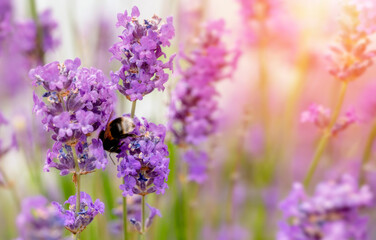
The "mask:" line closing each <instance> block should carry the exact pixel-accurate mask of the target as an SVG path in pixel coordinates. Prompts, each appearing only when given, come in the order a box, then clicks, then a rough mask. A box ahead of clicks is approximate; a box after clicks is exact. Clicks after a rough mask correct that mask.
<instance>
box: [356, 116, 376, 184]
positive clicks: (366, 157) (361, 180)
mask: <svg viewBox="0 0 376 240" xmlns="http://www.w3.org/2000/svg"><path fill="white" fill-rule="evenodd" d="M375 138H376V121H375V122H374V123H373V126H372V129H371V132H370V134H369V136H368V139H367V143H366V147H365V148H364V152H363V157H362V165H361V166H360V173H359V185H363V184H364V183H365V180H366V179H365V168H366V165H367V163H368V162H369V160H370V158H371V153H372V145H373V142H374V141H375Z"/></svg>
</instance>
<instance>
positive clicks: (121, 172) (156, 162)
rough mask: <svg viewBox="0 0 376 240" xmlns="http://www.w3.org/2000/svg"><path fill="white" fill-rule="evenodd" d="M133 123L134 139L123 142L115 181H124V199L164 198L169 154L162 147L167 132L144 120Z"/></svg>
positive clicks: (162, 127) (122, 186)
mask: <svg viewBox="0 0 376 240" xmlns="http://www.w3.org/2000/svg"><path fill="white" fill-rule="evenodd" d="M134 123H135V125H136V128H135V129H134V130H133V132H132V133H133V134H134V135H133V136H130V137H127V138H125V139H124V140H123V142H122V147H121V149H120V150H121V152H120V153H119V154H118V155H117V158H118V160H119V165H118V177H120V178H124V180H125V184H122V185H120V189H121V190H122V191H123V196H128V195H129V196H132V195H133V194H138V195H147V194H149V193H153V192H156V193H157V194H159V193H162V194H163V193H164V190H165V189H166V188H167V183H166V181H167V177H168V173H169V169H168V164H169V159H168V158H167V156H168V151H167V146H166V145H165V144H164V139H165V135H166V128H165V127H164V126H163V125H156V124H154V123H149V122H148V121H147V120H146V119H144V118H143V122H141V121H140V120H139V119H138V118H137V117H135V118H134Z"/></svg>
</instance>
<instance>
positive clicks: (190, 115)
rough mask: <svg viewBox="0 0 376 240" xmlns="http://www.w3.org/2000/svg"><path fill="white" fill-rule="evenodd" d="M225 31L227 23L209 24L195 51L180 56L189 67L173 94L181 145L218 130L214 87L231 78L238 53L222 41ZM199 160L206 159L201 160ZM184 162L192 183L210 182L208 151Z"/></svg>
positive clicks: (172, 125)
mask: <svg viewBox="0 0 376 240" xmlns="http://www.w3.org/2000/svg"><path fill="white" fill-rule="evenodd" d="M224 32H225V28H224V21H223V20H218V21H213V22H209V23H208V24H206V25H205V26H204V29H203V31H202V33H201V35H200V36H199V37H198V38H197V39H196V43H197V46H196V47H195V49H194V50H193V51H192V52H191V53H189V54H188V55H186V54H184V53H181V54H180V57H181V58H182V60H185V61H186V62H187V63H188V64H189V66H188V67H187V68H186V69H185V70H182V69H181V70H180V71H181V75H182V76H183V78H182V79H180V81H179V82H178V83H177V86H176V88H175V92H174V93H173V95H172V99H171V105H170V112H169V130H170V131H171V132H172V133H173V135H174V140H175V142H176V143H177V144H179V145H180V146H187V145H191V146H197V145H199V144H200V143H202V142H203V141H205V140H207V138H208V137H209V136H210V135H212V134H214V133H215V132H216V130H217V126H218V120H217V119H216V117H215V114H216V111H217V101H216V99H215V96H216V95H217V94H218V93H217V91H216V90H215V86H214V84H215V83H216V82H219V81H221V80H223V79H225V78H228V77H230V76H231V74H230V73H231V71H232V70H233V69H234V68H235V64H236V62H237V55H236V54H237V53H235V54H234V55H232V54H231V53H230V51H229V50H228V49H227V48H226V46H225V44H224V42H223V41H222V36H223V34H224ZM197 157H203V158H204V159H202V161H199V160H197ZM183 159H184V160H185V161H187V162H188V165H189V166H190V170H189V172H190V173H191V174H192V175H191V176H190V177H189V178H190V179H191V180H194V181H197V182H202V181H203V180H204V179H206V170H205V169H206V168H207V167H206V164H203V162H206V159H207V155H206V154H205V153H204V152H202V151H200V152H197V153H194V152H187V153H186V154H184V156H183ZM196 163H197V164H198V165H197V164H196ZM200 175H201V176H200Z"/></svg>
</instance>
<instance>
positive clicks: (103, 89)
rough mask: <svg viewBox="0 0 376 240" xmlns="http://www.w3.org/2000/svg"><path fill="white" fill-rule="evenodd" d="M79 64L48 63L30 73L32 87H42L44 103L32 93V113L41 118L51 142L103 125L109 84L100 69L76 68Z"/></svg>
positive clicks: (108, 110) (110, 93)
mask: <svg viewBox="0 0 376 240" xmlns="http://www.w3.org/2000/svg"><path fill="white" fill-rule="evenodd" d="M80 64H81V62H80V60H79V59H78V58H76V59H75V60H66V61H65V62H64V64H60V63H59V62H52V63H49V64H46V65H45V66H43V67H42V66H39V67H37V68H35V69H32V70H31V71H30V77H31V79H32V80H33V84H34V86H40V85H42V86H43V88H44V89H45V90H46V92H45V93H44V94H43V99H44V100H45V101H46V102H47V103H45V102H44V101H42V99H40V98H39V97H38V96H37V95H36V94H35V93H34V103H35V106H34V111H35V112H36V113H37V114H38V115H40V116H42V117H43V119H42V122H43V124H44V126H45V128H46V129H47V130H48V131H53V132H54V134H53V136H52V138H53V139H54V140H55V141H61V142H69V141H74V140H75V139H79V138H80V137H81V136H83V135H87V134H89V133H92V132H93V131H95V130H97V129H98V128H101V127H103V126H104V125H105V122H106V120H107V119H108V118H109V116H110V114H111V112H112V109H113V105H114V99H115V96H114V93H113V89H114V86H113V84H112V83H111V82H110V81H108V80H107V79H106V77H105V76H104V74H103V72H102V71H101V70H98V69H95V68H90V69H88V68H81V69H78V67H79V66H80Z"/></svg>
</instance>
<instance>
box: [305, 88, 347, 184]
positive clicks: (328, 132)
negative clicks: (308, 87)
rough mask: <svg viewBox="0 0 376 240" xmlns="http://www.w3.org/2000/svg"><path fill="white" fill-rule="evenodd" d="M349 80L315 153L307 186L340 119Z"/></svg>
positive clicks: (306, 182) (307, 178)
mask: <svg viewBox="0 0 376 240" xmlns="http://www.w3.org/2000/svg"><path fill="white" fill-rule="evenodd" d="M348 82H349V81H343V82H342V86H341V91H340V94H339V99H338V102H337V106H336V108H335V109H334V114H333V117H332V119H331V121H330V124H329V125H328V127H327V128H326V129H325V130H324V133H323V135H322V137H321V139H320V142H319V144H318V145H317V148H316V151H315V155H314V157H313V160H312V162H311V165H310V167H309V170H308V173H307V175H306V177H305V179H304V186H305V187H306V188H307V187H308V186H309V183H310V182H311V179H312V177H313V174H314V173H315V171H316V168H317V166H318V164H319V163H320V159H321V157H322V155H323V153H324V150H325V148H326V146H327V145H328V142H329V139H330V137H331V136H332V129H333V126H334V125H335V123H336V121H337V119H338V116H339V113H340V112H341V108H342V105H343V101H344V99H345V95H346V91H347V85H348Z"/></svg>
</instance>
